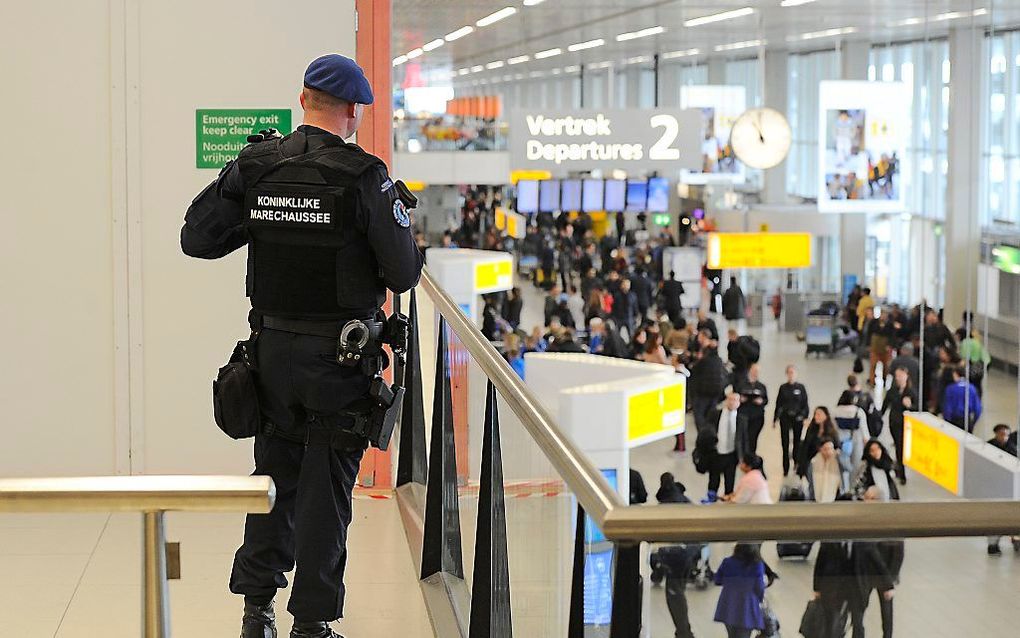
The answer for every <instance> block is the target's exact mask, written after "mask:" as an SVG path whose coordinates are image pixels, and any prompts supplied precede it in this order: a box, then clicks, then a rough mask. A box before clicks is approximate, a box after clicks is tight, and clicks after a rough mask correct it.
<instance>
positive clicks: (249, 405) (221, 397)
mask: <svg viewBox="0 0 1020 638" xmlns="http://www.w3.org/2000/svg"><path fill="white" fill-rule="evenodd" d="M252 343H253V342H252V341H238V342H237V345H236V346H234V351H233V352H232V353H231V354H230V360H229V361H228V362H227V365H225V366H223V367H222V368H220V369H219V372H218V373H217V374H216V379H215V380H214V381H213V386H212V394H213V417H214V418H215V419H216V425H217V426H218V427H219V428H220V430H222V431H223V433H224V434H226V435H227V436H229V437H230V438H232V439H235V440H236V439H247V438H251V437H253V436H255V434H256V432H258V430H259V426H260V425H261V424H262V414H261V411H260V410H259V398H258V392H257V390H256V387H255V378H254V373H253V371H252V369H251V364H250V361H251V358H252V354H251V352H250V348H251V347H252Z"/></svg>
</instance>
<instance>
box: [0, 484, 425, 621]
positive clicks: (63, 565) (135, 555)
mask: <svg viewBox="0 0 1020 638" xmlns="http://www.w3.org/2000/svg"><path fill="white" fill-rule="evenodd" d="M354 516H355V518H354V524H353V526H352V528H351V551H350V558H349V560H348V563H347V578H346V582H347V586H348V595H347V604H346V616H347V617H346V618H345V619H344V620H343V621H341V622H340V623H338V624H337V625H336V626H337V627H338V628H339V630H340V631H342V633H344V635H345V636H347V637H348V638H359V637H373V638H374V637H376V636H407V637H408V638H425V637H426V636H431V635H432V633H431V629H430V626H429V622H428V617H427V615H426V612H425V606H424V603H423V602H422V597H421V594H420V592H419V589H418V583H417V580H416V578H415V574H414V568H413V567H412V564H411V558H410V553H409V552H408V549H407V540H406V538H405V536H404V529H403V526H402V525H401V522H400V516H399V514H398V512H397V506H396V501H394V500H374V499H372V500H357V501H356V502H355V504H354ZM242 530H243V517H242V516H240V515H232V514H231V515H226V514H169V515H168V533H167V536H168V539H169V540H172V541H180V542H181V563H182V564H181V580H175V581H171V583H170V608H171V611H172V622H171V629H172V631H173V635H174V636H184V637H185V638H213V637H218V636H223V637H231V638H232V637H234V636H237V635H238V632H239V628H240V616H241V604H242V602H241V598H240V597H238V596H234V595H232V594H230V592H228V591H227V579H228V577H229V574H230V564H231V560H232V558H233V553H234V550H236V549H237V546H238V545H239V544H240V541H241V534H242ZM288 594H289V590H284V591H282V592H281V593H280V595H279V596H278V597H277V616H278V624H279V627H280V635H281V636H286V635H287V633H288V632H289V631H290V624H291V618H290V615H289V614H287V613H286V611H285V609H286V605H287V596H288ZM141 600H142V599H141V517H140V516H136V515H132V514H113V515H107V514H94V515H93V514H52V515H50V514H47V515H29V514H25V515H13V514H8V515H2V516H0V636H3V637H5V638H7V637H10V638H53V637H57V638H79V637H85V636H89V637H91V636H95V637H97V638H99V637H102V638H137V636H140V635H141V615H140V614H141V612H140V609H141Z"/></svg>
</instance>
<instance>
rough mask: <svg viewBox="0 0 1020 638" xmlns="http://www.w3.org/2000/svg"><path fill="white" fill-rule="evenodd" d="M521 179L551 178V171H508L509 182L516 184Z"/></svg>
mask: <svg viewBox="0 0 1020 638" xmlns="http://www.w3.org/2000/svg"><path fill="white" fill-rule="evenodd" d="M522 179H536V180H537V179H552V173H550V172H549V171H542V170H516V171H510V183H511V184H516V183H517V182H518V181H520V180H522Z"/></svg>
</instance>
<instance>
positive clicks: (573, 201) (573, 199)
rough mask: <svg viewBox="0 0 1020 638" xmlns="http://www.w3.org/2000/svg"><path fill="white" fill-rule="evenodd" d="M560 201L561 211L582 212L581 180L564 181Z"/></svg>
mask: <svg viewBox="0 0 1020 638" xmlns="http://www.w3.org/2000/svg"><path fill="white" fill-rule="evenodd" d="M560 201H561V203H560V210H562V211H563V212H565V213H567V212H575V211H579V210H581V180H579V179H565V180H563V182H562V184H561V185H560Z"/></svg>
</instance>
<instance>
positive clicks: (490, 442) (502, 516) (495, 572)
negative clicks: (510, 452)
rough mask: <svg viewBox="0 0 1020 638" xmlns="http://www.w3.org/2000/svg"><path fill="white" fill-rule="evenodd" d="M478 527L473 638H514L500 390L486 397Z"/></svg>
mask: <svg viewBox="0 0 1020 638" xmlns="http://www.w3.org/2000/svg"><path fill="white" fill-rule="evenodd" d="M480 483H481V485H480V486H479V489H478V523H477V525H476V527H475V564H474V579H473V581H472V588H471V623H470V629H469V633H468V636H469V637H470V638H511V636H513V625H512V622H511V617H510V562H509V557H508V555H507V539H506V503H505V501H504V499H503V456H502V452H501V450H500V444H499V413H498V410H497V407H496V387H495V386H494V385H492V381H489V383H488V386H487V387H486V393H485V431H484V434H483V436H482V474H481V480H480Z"/></svg>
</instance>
